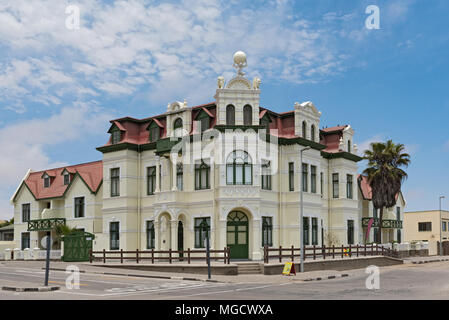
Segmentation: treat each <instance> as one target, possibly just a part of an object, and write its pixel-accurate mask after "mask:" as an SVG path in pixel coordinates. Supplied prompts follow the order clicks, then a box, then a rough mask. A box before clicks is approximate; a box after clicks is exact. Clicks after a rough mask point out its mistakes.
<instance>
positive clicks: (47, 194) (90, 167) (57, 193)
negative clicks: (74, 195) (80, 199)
mask: <svg viewBox="0 0 449 320" xmlns="http://www.w3.org/2000/svg"><path fill="white" fill-rule="evenodd" d="M64 169H66V170H67V171H69V172H71V173H72V172H73V173H74V174H75V176H76V175H77V174H79V176H80V177H81V178H82V179H83V180H84V182H85V183H86V184H87V185H88V187H89V188H90V190H91V191H92V192H97V190H98V187H99V186H100V184H101V182H102V180H103V161H95V162H88V163H82V164H77V165H74V166H67V167H62V168H56V169H49V170H45V171H37V172H31V173H30V175H29V176H28V178H27V179H26V180H25V181H24V182H25V184H26V185H27V186H28V188H29V189H30V191H31V193H32V194H33V195H34V197H35V198H36V199H38V200H39V199H46V198H56V197H61V196H63V195H64V193H65V192H66V190H67V188H68V187H69V186H70V185H71V184H69V185H64V177H63V176H62V175H61V173H62V172H63V171H64ZM43 172H47V173H48V174H49V175H51V176H54V177H55V178H54V179H52V181H51V184H50V187H49V188H44V181H43V179H42V174H43ZM75 176H74V178H75ZM75 179H77V178H75Z"/></svg>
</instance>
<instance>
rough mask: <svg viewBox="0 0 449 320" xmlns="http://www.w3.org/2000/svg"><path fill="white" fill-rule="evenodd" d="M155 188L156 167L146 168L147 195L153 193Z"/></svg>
mask: <svg viewBox="0 0 449 320" xmlns="http://www.w3.org/2000/svg"><path fill="white" fill-rule="evenodd" d="M154 190H156V167H155V166H154V167H149V168H147V195H152V194H154Z"/></svg>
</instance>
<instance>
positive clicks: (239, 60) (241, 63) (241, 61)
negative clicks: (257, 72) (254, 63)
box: [234, 51, 247, 76]
mask: <svg viewBox="0 0 449 320" xmlns="http://www.w3.org/2000/svg"><path fill="white" fill-rule="evenodd" d="M246 66H247V63H246V53H245V52H243V51H237V52H236V53H234V68H236V69H237V75H239V76H243V75H245V74H244V73H243V71H242V69H243V68H245V67H246Z"/></svg>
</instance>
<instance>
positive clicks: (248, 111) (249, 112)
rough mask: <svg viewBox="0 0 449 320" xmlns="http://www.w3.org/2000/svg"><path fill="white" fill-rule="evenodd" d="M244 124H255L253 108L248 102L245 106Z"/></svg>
mask: <svg viewBox="0 0 449 320" xmlns="http://www.w3.org/2000/svg"><path fill="white" fill-rule="evenodd" d="M243 124H244V125H245V126H250V125H252V124H253V108H251V106H250V105H248V104H247V105H246V106H244V107H243Z"/></svg>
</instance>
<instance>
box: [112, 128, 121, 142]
mask: <svg viewBox="0 0 449 320" xmlns="http://www.w3.org/2000/svg"><path fill="white" fill-rule="evenodd" d="M111 135H112V137H111V144H116V143H119V142H120V139H121V132H120V130H114V131H112V133H111Z"/></svg>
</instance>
